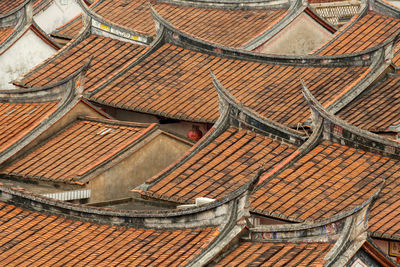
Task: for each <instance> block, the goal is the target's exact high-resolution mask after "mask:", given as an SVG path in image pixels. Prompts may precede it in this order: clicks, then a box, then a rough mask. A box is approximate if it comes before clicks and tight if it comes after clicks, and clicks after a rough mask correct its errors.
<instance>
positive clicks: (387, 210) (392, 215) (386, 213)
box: [369, 161, 400, 240]
mask: <svg viewBox="0 0 400 267" xmlns="http://www.w3.org/2000/svg"><path fill="white" fill-rule="evenodd" d="M391 164H392V167H391V170H390V171H391V172H392V175H390V176H388V175H385V176H384V178H386V179H387V180H386V183H385V187H384V188H383V189H382V191H381V192H380V194H379V198H378V199H377V201H376V202H375V203H374V205H373V206H372V209H371V215H370V217H371V219H370V220H369V231H370V232H373V234H374V235H375V236H381V235H383V236H386V237H387V238H391V237H395V238H396V239H397V240H399V239H400V204H399V203H400V174H399V173H400V162H398V161H393V162H391Z"/></svg>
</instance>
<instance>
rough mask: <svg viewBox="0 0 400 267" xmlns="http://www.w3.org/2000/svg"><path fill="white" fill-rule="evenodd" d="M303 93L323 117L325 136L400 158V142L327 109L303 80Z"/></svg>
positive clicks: (313, 111)
mask: <svg viewBox="0 0 400 267" xmlns="http://www.w3.org/2000/svg"><path fill="white" fill-rule="evenodd" d="M301 83H302V88H303V95H304V97H305V98H306V100H307V102H308V103H309V105H310V106H311V110H312V113H313V117H314V118H318V117H322V118H323V119H324V120H325V122H324V129H323V131H324V135H323V136H324V138H325V139H327V140H333V141H335V142H337V143H343V142H344V143H345V144H346V145H350V146H355V147H357V148H359V149H362V150H365V151H375V152H378V153H379V154H383V155H385V156H389V157H392V158H395V159H400V143H399V142H396V141H392V140H389V139H387V138H384V137H381V136H379V135H377V134H374V133H371V132H369V131H367V130H363V129H360V128H358V127H356V126H353V125H351V124H349V123H347V122H346V121H344V120H342V119H340V118H338V117H336V116H335V115H333V114H332V113H330V112H329V111H328V110H326V109H325V108H324V107H323V106H322V105H321V104H320V103H319V101H318V100H317V99H316V98H315V97H314V96H313V95H312V93H311V92H310V90H309V89H308V88H307V86H306V84H305V83H304V81H301Z"/></svg>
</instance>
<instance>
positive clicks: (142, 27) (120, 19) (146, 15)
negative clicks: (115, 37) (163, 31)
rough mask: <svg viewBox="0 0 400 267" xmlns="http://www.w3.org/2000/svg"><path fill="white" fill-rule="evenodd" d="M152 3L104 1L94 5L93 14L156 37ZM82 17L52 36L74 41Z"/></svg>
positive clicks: (137, 0)
mask: <svg viewBox="0 0 400 267" xmlns="http://www.w3.org/2000/svg"><path fill="white" fill-rule="evenodd" d="M149 6H150V3H149V2H148V1H145V0H136V1H125V0H104V1H100V2H99V3H98V2H95V3H94V4H93V7H92V9H93V12H94V13H96V14H98V15H100V16H101V17H103V18H104V19H106V20H108V21H110V22H111V23H113V24H116V25H120V26H122V27H125V28H128V29H130V30H133V31H136V32H138V33H143V34H146V35H149V36H155V35H156V30H155V26H154V20H153V17H152V16H151V14H150V8H149ZM82 27H83V23H82V16H81V15H79V16H77V17H75V18H74V19H72V20H71V21H69V22H67V23H65V24H64V25H62V26H60V27H59V28H58V29H57V30H56V31H54V32H53V33H52V34H51V35H52V36H55V37H63V38H67V39H72V38H74V37H76V36H77V35H78V33H79V31H80V30H81V29H82Z"/></svg>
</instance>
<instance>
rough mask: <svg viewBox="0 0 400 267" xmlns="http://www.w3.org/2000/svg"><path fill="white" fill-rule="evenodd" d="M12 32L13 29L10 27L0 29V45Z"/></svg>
mask: <svg viewBox="0 0 400 267" xmlns="http://www.w3.org/2000/svg"><path fill="white" fill-rule="evenodd" d="M13 31H14V29H13V28H10V27H5V28H0V44H1V43H2V42H4V41H5V40H6V39H7V37H8V36H10V34H11V33H12V32H13Z"/></svg>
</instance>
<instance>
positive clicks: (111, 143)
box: [2, 120, 152, 182]
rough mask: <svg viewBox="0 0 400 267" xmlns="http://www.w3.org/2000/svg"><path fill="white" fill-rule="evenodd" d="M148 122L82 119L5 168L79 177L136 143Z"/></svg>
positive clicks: (46, 176)
mask: <svg viewBox="0 0 400 267" xmlns="http://www.w3.org/2000/svg"><path fill="white" fill-rule="evenodd" d="M147 127H150V128H151V127H152V126H149V125H147V124H145V125H142V124H138V125H131V126H127V125H119V124H114V123H111V122H107V121H104V122H100V121H88V120H78V121H76V122H75V123H74V124H72V125H71V126H69V127H68V128H66V129H64V130H63V131H62V132H60V133H59V134H57V135H55V136H53V137H51V138H50V139H49V140H47V141H46V142H44V143H42V144H41V145H40V146H38V147H37V148H35V150H33V151H32V152H30V153H29V154H27V155H24V156H23V157H22V158H21V159H19V160H18V161H16V162H14V163H13V164H12V165H11V166H9V167H7V168H6V169H5V170H3V171H2V172H3V173H7V174H10V175H15V176H23V177H25V178H31V179H35V178H36V179H46V180H52V181H59V182H70V181H77V180H79V177H80V176H83V175H84V174H85V173H87V172H88V171H90V170H92V169H94V168H95V167H97V166H99V165H101V164H103V163H104V162H107V161H109V160H110V159H112V158H115V157H116V155H117V154H118V153H119V152H121V151H123V150H124V149H125V148H126V147H127V146H129V145H130V144H132V143H133V142H134V141H135V140H136V139H137V138H138V137H139V136H140V134H141V133H143V132H145V131H146V129H149V128H147Z"/></svg>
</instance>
